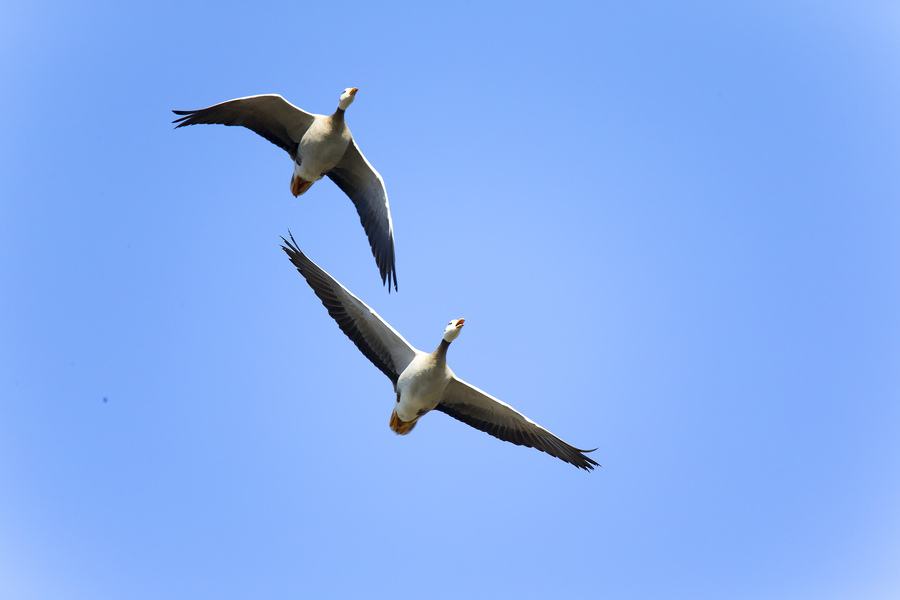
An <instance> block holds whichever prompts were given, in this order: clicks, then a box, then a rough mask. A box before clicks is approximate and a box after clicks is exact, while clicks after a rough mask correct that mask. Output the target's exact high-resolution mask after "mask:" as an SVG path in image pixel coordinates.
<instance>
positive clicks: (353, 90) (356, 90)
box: [350, 88, 359, 96]
mask: <svg viewBox="0 0 900 600" xmlns="http://www.w3.org/2000/svg"><path fill="white" fill-rule="evenodd" d="M358 91H359V88H350V95H351V96H355V95H356V92H358Z"/></svg>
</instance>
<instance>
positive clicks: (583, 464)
mask: <svg viewBox="0 0 900 600" xmlns="http://www.w3.org/2000/svg"><path fill="white" fill-rule="evenodd" d="M436 410H439V411H441V412H443V413H446V414H448V415H450V416H451V417H453V418H454V419H458V420H460V421H462V422H463V423H465V424H467V425H471V426H472V427H474V428H475V429H480V430H481V431H484V432H485V433H489V434H491V435H492V436H494V437H496V438H499V439H501V440H503V441H505V442H511V443H513V444H517V445H519V446H528V447H529V448H535V449H537V450H540V451H541V452H546V453H547V454H549V455H551V456H555V457H556V458H559V459H560V460H564V461H566V462H567V463H570V464H573V465H575V466H576V467H578V468H579V469H584V470H586V471H591V470H593V469H594V467H595V466H599V465H598V463H597V462H596V461H595V460H593V459H591V458H590V457H588V456H585V453H587V452H593V450H581V449H579V448H576V447H574V446H572V445H570V444H567V443H566V442H564V441H562V440H561V439H559V438H558V437H556V436H555V435H553V434H552V433H550V432H549V431H547V430H546V429H544V428H543V427H541V426H540V425H538V424H537V423H535V422H534V421H532V420H531V419H529V418H528V417H526V416H525V415H523V414H522V413H520V412H519V411H517V410H516V409H514V408H513V407H512V406H510V405H509V404H506V403H505V402H502V401H500V400H498V399H497V398H494V397H493V396H491V395H490V394H487V393H486V392H484V391H482V390H480V389H478V388H477V387H475V386H473V385H471V384H469V383H466V382H465V381H462V380H461V379H458V378H456V377H454V378H453V379H451V380H450V383H449V384H448V385H447V390H446V391H445V392H444V398H443V400H441V403H440V404H438V405H437V407H436Z"/></svg>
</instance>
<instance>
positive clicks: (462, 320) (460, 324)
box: [456, 319, 466, 329]
mask: <svg viewBox="0 0 900 600" xmlns="http://www.w3.org/2000/svg"><path fill="white" fill-rule="evenodd" d="M465 323H466V320H465V319H459V320H457V321H456V328H457V329H459V328H460V327H462V326H463V325H464V324H465Z"/></svg>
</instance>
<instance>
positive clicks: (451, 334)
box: [444, 319, 466, 344]
mask: <svg viewBox="0 0 900 600" xmlns="http://www.w3.org/2000/svg"><path fill="white" fill-rule="evenodd" d="M465 323H466V320H465V319H453V320H452V321H450V322H449V323H447V326H446V327H445V328H444V341H445V342H447V343H448V344H449V343H450V342H452V341H453V340H455V339H456V338H457V337H459V332H460V331H462V328H463V325H465Z"/></svg>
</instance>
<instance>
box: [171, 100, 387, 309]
mask: <svg viewBox="0 0 900 600" xmlns="http://www.w3.org/2000/svg"><path fill="white" fill-rule="evenodd" d="M357 91H358V89H357V88H346V89H345V90H344V91H343V93H341V97H340V100H339V101H338V107H337V109H336V110H335V111H334V113H333V114H331V115H313V114H310V113H308V112H306V111H304V110H302V109H299V108H297V107H296V106H294V105H293V104H291V103H290V102H288V101H287V100H285V99H284V98H282V97H281V96H280V95H278V94H264V95H261V96H247V97H246V98H237V99H235V100H228V101H227V102H222V103H220V104H215V105H213V106H210V107H208V108H201V109H199V110H173V111H172V112H174V113H175V114H176V115H181V116H180V118H178V119H175V120H174V121H172V122H173V123H177V125H176V126H175V128H176V129H177V128H179V127H184V126H186V125H199V124H214V123H218V124H221V125H242V126H244V127H246V128H247V129H250V130H252V131H255V132H256V133H258V134H259V135H261V136H262V137H264V138H266V139H267V140H269V141H270V142H272V143H273V144H275V145H276V146H279V147H280V148H282V149H283V150H285V151H286V152H287V153H288V154H289V155H290V157H291V159H292V160H293V161H294V173H293V175H292V176H291V193H292V194H294V196H295V197H296V196H299V195H300V194H303V193H304V192H306V190H308V189H309V188H310V187H311V186H312V184H313V183H315V182H316V181H318V180H319V179H321V178H322V177H323V176H325V175H327V176H328V177H329V179H331V180H332V181H333V182H334V183H336V184H337V186H338V187H339V188H341V190H342V191H343V192H344V193H345V194H347V196H349V198H350V200H352V201H353V204H354V206H356V212H357V213H359V219H360V221H362V226H363V228H364V229H365V230H366V236H367V237H368V238H369V245H370V246H371V247H372V254H373V255H374V256H375V263H376V264H377V265H378V271H379V273H381V282H382V283H383V284H386V285H387V287H388V291H390V289H391V285H392V284H393V286H394V290H396V289H397V269H396V267H395V266H394V225H393V221H392V219H391V207H390V204H389V203H388V196H387V190H386V189H385V187H384V180H383V179H382V178H381V175H380V174H379V173H378V171H376V170H375V168H374V167H373V166H372V165H371V164H370V163H369V161H368V160H366V157H365V156H363V153H362V151H361V150H360V149H359V146H357V144H356V140H354V139H353V134H352V133H350V128H349V127H347V124H346V122H345V120H344V112H345V111H346V110H347V107H348V106H350V105H351V104H352V103H353V99H354V98H356V93H357Z"/></svg>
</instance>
